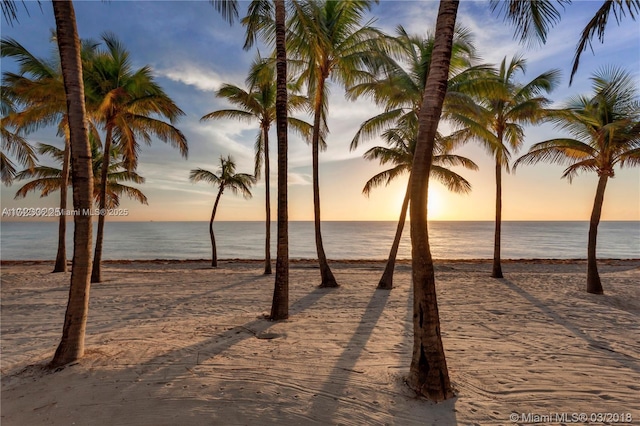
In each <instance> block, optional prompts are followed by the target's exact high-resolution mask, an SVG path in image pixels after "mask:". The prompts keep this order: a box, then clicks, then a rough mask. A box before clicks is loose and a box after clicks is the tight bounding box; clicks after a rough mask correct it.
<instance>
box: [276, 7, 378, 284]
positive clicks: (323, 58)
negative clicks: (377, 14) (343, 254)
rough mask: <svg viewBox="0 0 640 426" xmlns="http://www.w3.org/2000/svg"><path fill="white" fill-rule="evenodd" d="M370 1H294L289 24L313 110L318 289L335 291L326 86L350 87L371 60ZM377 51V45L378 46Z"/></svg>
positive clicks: (374, 38)
mask: <svg viewBox="0 0 640 426" xmlns="http://www.w3.org/2000/svg"><path fill="white" fill-rule="evenodd" d="M372 3H373V2H372V1H342V2H339V1H304V2H294V7H295V12H294V14H293V19H292V21H291V23H290V26H289V28H290V30H291V33H292V34H291V40H290V43H289V45H288V49H289V51H290V52H291V53H292V54H293V55H294V59H300V60H301V61H303V62H306V64H307V65H306V68H305V72H304V75H303V77H304V79H305V80H306V83H307V86H308V88H309V93H310V95H309V98H310V99H311V100H312V101H311V102H312V105H313V119H314V121H313V136H312V141H311V151H312V174H313V206H314V209H313V210H314V225H315V238H316V251H317V254H318V261H319V264H320V275H321V279H322V282H321V284H320V287H337V286H338V283H337V282H336V279H335V277H334V276H333V273H332V272H331V268H330V267H329V263H328V262H327V257H326V254H325V251H324V246H323V243H322V232H321V219H320V183H319V150H320V138H321V136H322V135H323V134H324V133H326V132H327V125H326V120H327V113H328V102H327V101H328V89H329V88H328V85H327V80H328V79H330V78H331V79H333V80H334V81H336V82H339V83H341V84H343V85H345V86H351V85H352V84H354V83H355V81H356V79H357V78H358V76H359V70H361V69H363V68H364V65H365V64H366V63H367V62H368V60H369V59H370V58H371V51H372V48H374V47H376V46H378V44H379V43H377V41H378V40H381V39H382V34H381V33H380V32H379V31H378V30H376V29H374V28H373V27H371V26H369V24H364V25H363V23H362V20H363V18H364V14H365V13H366V12H367V11H368V10H369V9H370V8H371V6H372ZM378 47H379V46H378Z"/></svg>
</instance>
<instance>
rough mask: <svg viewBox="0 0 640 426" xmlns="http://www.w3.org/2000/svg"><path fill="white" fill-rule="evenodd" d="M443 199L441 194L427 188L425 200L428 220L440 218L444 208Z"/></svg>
mask: <svg viewBox="0 0 640 426" xmlns="http://www.w3.org/2000/svg"><path fill="white" fill-rule="evenodd" d="M444 204H445V203H444V201H443V199H442V195H440V193H439V192H438V191H437V190H436V189H434V188H431V189H429V199H428V201H427V213H428V215H429V216H428V217H429V219H430V220H434V219H442V217H443V216H445V214H444V210H445V206H444Z"/></svg>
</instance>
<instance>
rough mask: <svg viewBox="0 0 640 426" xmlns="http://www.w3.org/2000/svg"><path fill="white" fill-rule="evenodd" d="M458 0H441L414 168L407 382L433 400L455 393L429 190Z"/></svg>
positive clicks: (412, 177) (410, 211) (411, 208)
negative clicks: (441, 309)
mask: <svg viewBox="0 0 640 426" xmlns="http://www.w3.org/2000/svg"><path fill="white" fill-rule="evenodd" d="M458 5H459V1H458V0H441V1H440V7H439V9H438V15H437V21H436V31H435V40H434V46H433V55H432V57H431V62H430V64H429V76H428V77H427V82H426V84H425V90H424V93H423V98H422V105H421V106H420V114H419V118H418V138H417V140H416V149H415V152H414V156H413V166H412V167H411V175H410V177H409V180H410V182H411V184H410V185H411V195H410V196H411V205H410V210H409V218H410V224H411V270H412V280H413V352H412V357H411V365H410V367H409V375H408V377H407V384H408V385H409V387H410V388H411V389H413V390H414V391H415V392H416V393H418V394H419V395H422V396H425V397H427V398H429V399H431V400H434V401H441V400H444V399H448V398H451V397H452V396H453V389H452V387H451V382H450V380H449V371H448V369H447V361H446V358H445V355H444V347H443V345H442V338H441V333H440V316H439V313H438V303H437V298H436V286H435V273H434V269H433V259H432V257H431V250H430V249H429V234H428V230H427V194H428V192H429V174H430V173H431V165H432V161H433V151H434V147H435V140H436V133H437V130H438V123H439V121H440V113H441V112H442V105H443V103H444V98H445V94H446V93H447V83H448V80H449V64H450V62H451V52H452V46H453V38H454V33H455V26H456V16H457V13H458Z"/></svg>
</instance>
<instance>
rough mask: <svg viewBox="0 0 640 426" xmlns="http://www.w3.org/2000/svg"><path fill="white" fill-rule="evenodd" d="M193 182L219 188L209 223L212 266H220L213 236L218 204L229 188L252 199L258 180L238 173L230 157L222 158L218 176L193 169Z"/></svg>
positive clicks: (206, 171) (191, 177) (190, 175)
mask: <svg viewBox="0 0 640 426" xmlns="http://www.w3.org/2000/svg"><path fill="white" fill-rule="evenodd" d="M189 180H190V181H191V182H200V181H204V182H207V183H210V184H212V185H215V186H217V187H218V195H217V196H216V201H215V202H214V203H213V210H212V211H211V220H210V221H209V236H210V237H211V266H212V267H214V268H216V267H217V266H218V254H217V251H216V239H215V236H214V234H213V220H214V219H215V217H216V211H217V210H218V203H219V202H220V197H222V193H223V192H224V190H225V189H227V188H229V189H230V190H231V192H233V193H234V194H238V193H240V194H242V195H243V196H244V197H245V198H251V185H253V184H254V183H255V182H256V178H255V177H254V176H252V175H250V174H246V173H236V163H235V161H234V160H233V158H232V157H231V156H230V155H229V156H227V158H224V157H222V156H221V157H220V167H219V168H218V174H215V173H213V172H210V171H208V170H204V169H193V170H191V173H190V174H189Z"/></svg>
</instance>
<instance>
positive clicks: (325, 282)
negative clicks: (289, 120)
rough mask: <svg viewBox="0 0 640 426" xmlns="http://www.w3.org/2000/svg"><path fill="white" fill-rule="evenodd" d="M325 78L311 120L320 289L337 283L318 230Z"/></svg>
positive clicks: (320, 78)
mask: <svg viewBox="0 0 640 426" xmlns="http://www.w3.org/2000/svg"><path fill="white" fill-rule="evenodd" d="M325 82H326V77H325V76H323V75H321V76H319V77H318V84H317V86H316V99H315V115H314V118H313V137H312V140H311V151H312V174H313V219H314V229H315V234H316V252H317V253H318V262H319V264H320V277H321V280H322V282H321V283H320V287H338V282H337V281H336V279H335V277H334V276H333V272H331V268H330V267H329V263H328V262H327V256H326V254H325V253H324V245H323V244H322V231H321V229H320V224H321V220H320V179H319V171H318V169H319V153H320V118H321V110H322V96H323V92H324V85H325Z"/></svg>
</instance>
